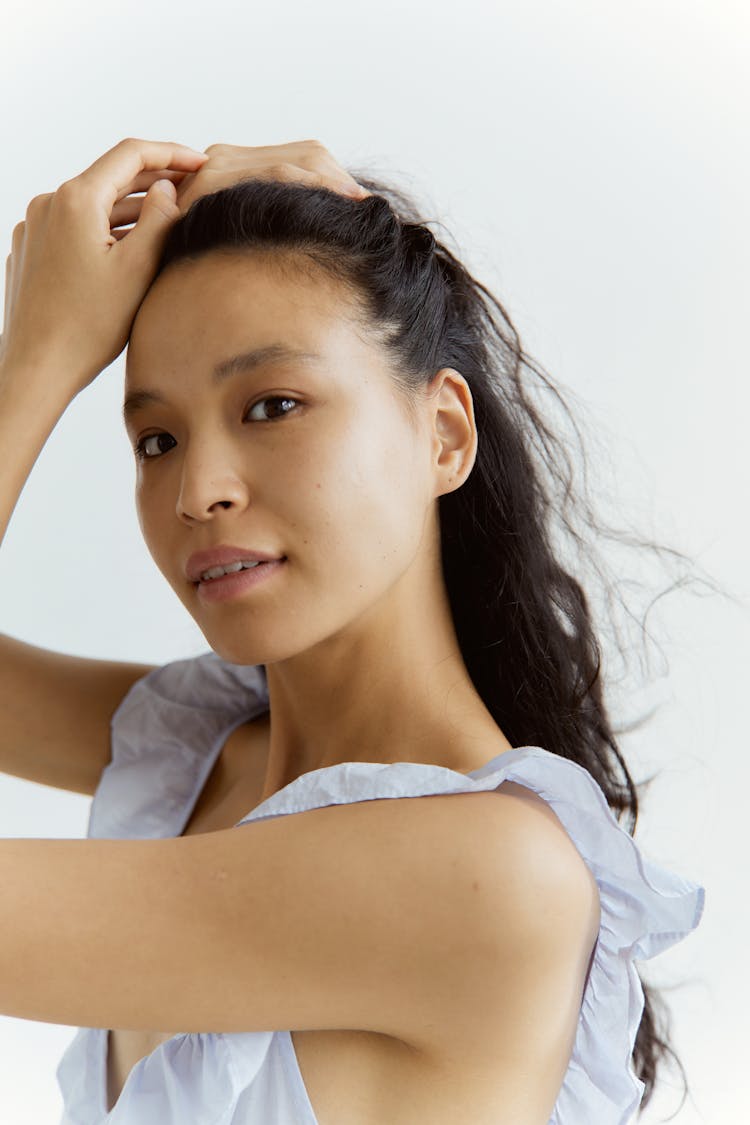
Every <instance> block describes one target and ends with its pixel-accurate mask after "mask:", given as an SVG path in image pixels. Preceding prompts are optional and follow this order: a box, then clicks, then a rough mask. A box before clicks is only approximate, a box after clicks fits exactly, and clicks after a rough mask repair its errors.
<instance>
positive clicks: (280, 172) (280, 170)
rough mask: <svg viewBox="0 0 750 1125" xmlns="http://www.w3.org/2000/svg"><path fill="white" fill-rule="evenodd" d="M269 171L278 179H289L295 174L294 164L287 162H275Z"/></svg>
mask: <svg viewBox="0 0 750 1125" xmlns="http://www.w3.org/2000/svg"><path fill="white" fill-rule="evenodd" d="M269 172H270V173H271V175H272V176H273V177H274V178H275V179H277V180H288V179H290V178H291V177H292V176H293V175H294V165H293V164H289V163H287V162H284V163H282V164H274V165H272V166H271V168H269Z"/></svg>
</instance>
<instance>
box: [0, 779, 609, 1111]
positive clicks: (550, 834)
mask: <svg viewBox="0 0 750 1125" xmlns="http://www.w3.org/2000/svg"><path fill="white" fill-rule="evenodd" d="M0 875H2V878H3V885H4V887H5V890H4V901H5V902H6V905H7V908H8V909H7V914H8V918H7V921H6V925H5V931H4V935H3V937H2V939H0V953H2V954H3V956H2V957H0V999H1V1000H2V1001H3V1003H4V1005H5V1007H4V1012H5V1014H7V1015H14V1016H18V1017H21V1018H28V1019H36V1020H39V1019H44V1020H47V1021H49V1022H53V1023H69V1024H74V1025H77V1026H86V1027H119V1028H124V1029H133V1030H139V1029H141V1030H151V1029H153V1028H162V1029H165V1030H168V1031H169V1032H171V1033H172V1034H177V1033H183V1032H184V1033H191V1032H193V1033H195V1032H204V1033H205V1032H242V1031H275V1030H300V1031H303V1030H306V1029H319V1030H334V1029H351V1030H362V1031H374V1032H380V1033H383V1034H386V1035H389V1036H392V1037H396V1038H398V1039H401V1040H403V1041H405V1042H406V1043H408V1044H409V1045H412V1046H414V1047H416V1048H417V1049H419V1050H421V1051H422V1052H423V1054H424V1056H425V1058H431V1059H433V1060H434V1061H435V1063H436V1065H438V1066H445V1067H453V1068H454V1069H455V1068H456V1067H460V1073H461V1080H462V1081H469V1080H470V1081H471V1085H472V1088H473V1089H474V1090H476V1089H477V1088H478V1086H479V1084H480V1083H481V1084H482V1088H483V1089H487V1090H488V1092H489V1091H495V1094H496V1093H497V1090H498V1089H501V1090H502V1092H503V1098H504V1099H505V1104H506V1105H507V1106H513V1107H514V1111H513V1112H514V1113H516V1110H515V1107H518V1111H517V1113H516V1116H515V1117H512V1119H513V1120H519V1121H520V1120H524V1121H531V1120H541V1119H542V1117H543V1119H544V1120H545V1121H546V1120H547V1116H544V1112H545V1110H549V1111H550V1112H551V1109H552V1105H553V1104H554V1100H555V1097H556V1093H557V1091H558V1089H559V1087H560V1085H561V1083H562V1080H563V1077H564V1073H565V1070H566V1067H567V1063H568V1060H569V1056H570V1052H571V1050H572V1046H573V1039H574V1036H575V1029H576V1025H577V1019H578V1012H579V1008H580V1004H581V1000H582V993H583V984H584V979H585V974H586V969H587V966H588V963H589V959H590V956H591V954H592V951H593V947H594V943H595V940H596V935H597V933H598V927H599V901H598V892H597V887H596V884H595V881H594V880H593V878H592V876H591V875H590V873H589V871H588V868H587V867H586V865H585V864H584V862H583V860H582V859H581V857H580V855H579V854H578V852H577V850H576V849H575V847H574V846H573V844H572V842H571V840H570V838H569V837H568V836H567V834H566V833H565V831H564V830H563V828H562V826H561V825H560V824H559V822H558V821H557V819H556V817H555V816H554V814H553V813H552V812H551V810H549V808H548V807H547V806H546V805H544V803H543V802H540V801H538V799H536V800H532V799H529V798H526V797H520V796H518V795H514V794H513V792H512V790H509V791H507V792H506V793H503V786H501V787H500V789H499V790H498V791H493V792H479V793H458V794H447V795H431V796H424V797H419V798H416V799H413V798H388V799H374V800H366V801H361V802H355V803H351V804H343V805H330V806H325V807H322V808H315V809H311V810H308V811H304V812H299V813H294V814H288V815H284V816H277V817H273V816H271V817H269V818H267V819H264V820H259V821H256V822H253V821H250V822H248V823H247V824H243V825H240V826H238V827H234V828H230V829H225V830H222V831H218V832H210V833H201V834H198V835H193V836H187V837H174V838H172V837H168V838H163V839H138V840H119V839H101V840H30V841H0ZM21 902H22V903H23V909H20V907H19V908H18V909H16V908H15V906H16V904H17V903H21ZM61 918H64V919H65V925H64V927H63V929H62V930H61V929H60V919H61ZM42 935H54V958H52V959H50V956H49V953H50V946H49V942H50V941H52V940H53V939H52V938H49V939H47V938H46V937H45V939H44V940H41V936H42ZM51 963H52V964H53V966H54V971H51V969H50V964H51ZM3 964H7V965H8V972H7V973H5V972H4V971H3V970H2V968H1V966H2V965H3ZM469 1066H471V1067H472V1068H473V1069H472V1070H471V1073H470V1074H469ZM488 1096H489V1094H488ZM508 1112H509V1113H510V1110H509V1111H508Z"/></svg>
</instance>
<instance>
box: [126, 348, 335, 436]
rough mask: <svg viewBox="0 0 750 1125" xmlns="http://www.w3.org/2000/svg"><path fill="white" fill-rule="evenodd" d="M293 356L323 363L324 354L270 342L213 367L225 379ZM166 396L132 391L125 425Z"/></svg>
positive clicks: (219, 379)
mask: <svg viewBox="0 0 750 1125" xmlns="http://www.w3.org/2000/svg"><path fill="white" fill-rule="evenodd" d="M289 359H293V360H295V361H296V362H300V361H301V362H303V363H322V362H323V356H322V355H319V354H318V353H317V352H307V351H304V350H302V349H300V348H292V347H290V346H289V345H288V344H267V345H266V346H265V347H262V348H253V350H252V351H249V352H238V354H237V355H232V356H229V358H228V359H222V360H221V361H220V362H219V363H217V364H216V366H215V367H214V369H213V372H212V376H211V378H212V382H214V383H221V382H223V381H224V380H225V379H229V378H231V376H232V375H237V374H239V373H240V372H248V371H253V370H254V369H255V368H257V367H261V366H262V365H264V364H269V363H279V362H281V361H283V360H289ZM166 401H167V400H166V398H165V397H164V395H162V394H161V393H160V392H159V391H153V390H149V389H148V388H146V387H144V388H142V389H139V390H133V391H130V392H129V394H127V395H126V396H125V401H124V403H123V406H122V417H123V421H124V422H125V425H127V424H128V422H129V421H130V419H131V418H132V417H133V416H134V415H135V414H137V413H138V411H139V410H142V409H143V408H144V407H145V406H149V405H150V404H151V403H155V402H159V403H166Z"/></svg>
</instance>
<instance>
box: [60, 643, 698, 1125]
mask: <svg viewBox="0 0 750 1125" xmlns="http://www.w3.org/2000/svg"><path fill="white" fill-rule="evenodd" d="M268 705H269V701H268V689H267V682H266V674H265V668H264V666H263V665H247V666H245V665H234V664H229V663H227V662H226V661H223V660H221V659H220V658H219V657H218V656H217V655H216V654H215V653H213V652H207V653H203V654H201V655H200V656H197V657H194V658H191V659H188V660H177V661H173V662H172V663H170V664H166V665H164V666H163V667H161V668H156V669H154V670H153V671H152V672H150V673H149V674H148V675H146V676H145V677H143V678H142V679H140V680H138V681H137V682H136V683H135V684H133V686H132V687H131V689H130V691H129V692H128V693H127V695H126V696H125V697H124V699H123V700H122V702H121V703H120V706H119V707H118V709H117V710H116V712H115V714H114V715H113V717H112V758H111V761H110V764H109V765H108V766H107V768H106V769H105V770H104V771H103V773H102V776H101V780H100V782H99V786H98V788H97V790H96V793H95V794H94V798H93V801H92V805H91V811H90V816H89V824H88V833H87V835H88V836H89V837H91V838H102V837H108V838H155V837H166V836H179V835H181V834H182V832H183V830H184V828H185V826H186V825H187V823H188V820H189V819H190V815H191V813H192V810H193V808H194V807H195V804H196V802H197V800H198V797H199V795H200V793H201V791H202V789H203V786H204V784H205V782H206V780H207V778H208V776H209V774H210V772H211V769H212V768H213V765H214V762H215V761H216V759H217V757H218V755H219V753H220V751H221V748H222V746H223V745H224V743H225V741H226V739H227V737H228V736H229V734H230V733H231V732H232V731H233V730H234V729H236V728H237V727H238V726H239V725H240V724H242V723H245V722H247V721H248V720H250V719H252V718H254V717H255V716H256V715H259V714H261V713H262V712H264V711H266V710H268ZM506 780H507V781H514V782H517V783H519V784H521V785H525V786H527V787H528V788H530V789H532V790H533V791H534V792H535V793H538V794H539V796H540V797H542V798H543V799H544V800H545V801H547V802H548V804H549V805H550V807H551V808H552V809H553V811H554V812H555V814H556V815H557V817H558V819H559V820H560V822H561V823H562V825H563V827H564V828H565V830H566V831H567V832H568V834H569V836H570V838H571V839H572V841H573V843H574V844H575V846H576V848H577V849H578V851H579V853H580V855H581V856H582V858H583V859H584V861H585V863H586V864H587V865H588V867H589V869H590V870H591V872H592V874H593V875H594V877H595V879H596V882H597V885H598V888H599V895H600V901H601V924H600V930H599V937H598V941H597V944H596V949H595V952H594V958H593V961H592V964H591V967H590V971H589V976H588V980H587V983H586V986H585V989H584V995H583V1000H582V1003H581V1009H580V1016H579V1021H578V1030H577V1033H576V1037H575V1043H574V1046H573V1052H572V1055H571V1058H570V1062H569V1065H568V1069H567V1071H566V1073H565V1077H564V1080H563V1084H562V1086H561V1088H560V1092H559V1095H558V1098H557V1101H556V1103H555V1107H554V1110H553V1113H552V1116H551V1117H550V1120H549V1125H628V1123H629V1122H631V1121H632V1118H633V1115H634V1114H635V1111H636V1110H637V1108H638V1106H639V1104H640V1101H641V1098H642V1095H643V1090H644V1087H643V1083H642V1082H641V1081H640V1080H639V1079H638V1078H637V1077H636V1075H635V1073H634V1071H633V1069H632V1066H631V1062H630V1059H631V1055H632V1050H633V1044H634V1042H635V1036H636V1031H637V1029H638V1025H639V1022H640V1018H641V1013H642V1011H643V991H642V988H641V984H640V980H639V978H638V975H637V973H636V969H635V965H634V962H635V961H637V960H641V959H647V958H649V957H654V956H655V955H656V954H658V953H661V952H662V951H663V950H665V949H668V948H669V947H670V946H671V945H674V944H675V943H676V942H679V941H681V940H682V939H683V938H684V937H686V935H687V934H689V933H690V932H691V931H692V930H694V929H695V928H696V926H697V925H698V923H699V922H700V919H701V915H702V912H703V905H704V897H705V891H704V888H703V887H701V886H699V885H697V884H696V883H693V882H691V881H689V880H688V879H685V878H682V877H681V876H679V875H676V874H674V873H672V872H670V871H667V870H665V869H664V868H662V867H658V866H656V865H655V864H653V863H650V862H649V861H648V860H647V859H646V858H645V857H644V856H643V855H642V853H641V851H640V850H639V848H638V846H637V844H636V843H635V842H634V841H633V839H632V837H631V836H630V835H629V834H628V833H627V832H626V831H625V829H624V828H622V827H621V826H620V824H619V823H618V822H617V820H616V819H615V817H614V815H613V813H612V811H611V810H610V808H609V806H608V804H607V801H606V798H605V796H604V793H603V792H602V790H601V788H600V787H599V786H598V785H597V783H596V782H595V781H594V779H593V778H592V776H591V775H590V773H589V772H588V771H587V770H586V769H584V768H583V767H582V766H579V765H577V764H576V763H574V762H570V761H568V760H566V759H564V758H561V757H559V756H558V755H556V754H552V753H550V752H549V751H548V750H544V749H542V748H541V747H539V746H521V747H517V748H515V749H513V750H506V751H505V752H504V753H502V754H500V755H498V756H497V757H495V758H493V759H491V760H490V761H489V762H487V763H486V764H485V765H484V766H482V767H481V768H480V769H477V770H474V771H473V772H472V773H469V774H466V775H464V774H461V773H457V772H456V771H454V770H451V769H447V768H445V767H443V766H436V765H425V764H420V763H412V762H395V763H392V764H383V763H379V762H378V763H376V762H341V763H339V764H337V765H334V766H326V767H323V768H322V769H317V770H312V771H311V772H309V773H306V774H303V775H302V776H301V777H298V778H297V779H296V780H295V781H293V782H291V783H290V784H289V785H286V786H285V787H284V788H283V789H280V790H279V791H278V792H276V793H274V794H272V795H271V796H270V797H269V798H268V799H267V800H265V801H263V802H262V803H261V804H260V805H258V806H257V807H256V808H255V809H253V811H252V812H250V813H249V814H248V815H247V816H245V817H244V818H243V819H242V820H241V821H239V823H240V824H245V823H247V822H249V821H253V820H262V819H264V818H266V817H272V816H284V815H286V814H288V813H296V812H302V811H305V810H308V809H313V808H321V807H323V806H325V805H334V804H346V803H349V802H353V801H362V800H373V799H381V798H384V797H419V796H424V795H428V794H436V793H468V792H478V791H483V790H488V789H497V788H498V786H500V785H501V784H502V783H503V782H504V781H506ZM106 1050H107V1030H106V1029H103V1028H79V1029H78V1030H77V1031H76V1034H75V1036H74V1037H73V1039H72V1041H71V1043H70V1044H69V1046H68V1047H67V1049H66V1051H65V1053H64V1054H63V1056H62V1059H61V1060H60V1063H59V1065H58V1067H57V1071H56V1077H57V1081H58V1086H59V1088H60V1091H61V1093H62V1097H63V1103H64V1114H63V1117H62V1119H61V1122H60V1125H104V1123H105V1122H106V1123H107V1125H317V1120H316V1116H315V1110H314V1108H313V1106H312V1104H311V1102H310V1099H309V1097H308V1094H307V1090H306V1088H305V1085H304V1081H303V1079H302V1075H301V1073H300V1069H299V1066H298V1064H297V1058H296V1055H295V1051H294V1043H293V1040H292V1038H291V1031H269V1032H255V1031H254V1032H242V1033H206V1034H203V1033H201V1034H192V1033H190V1034H181V1035H175V1036H173V1037H172V1038H171V1039H169V1040H167V1041H166V1042H164V1043H162V1044H160V1045H159V1046H158V1047H157V1048H156V1049H155V1050H154V1051H152V1052H151V1054H150V1055H147V1056H146V1057H145V1058H143V1059H141V1060H140V1061H139V1062H138V1063H137V1064H136V1065H135V1066H134V1067H133V1069H132V1071H131V1072H130V1074H129V1075H128V1078H127V1080H126V1082H125V1085H124V1087H123V1089H122V1092H121V1094H120V1097H119V1098H118V1100H117V1102H116V1104H115V1105H114V1106H113V1108H112V1110H111V1111H110V1112H109V1113H107V1109H106V1096H107V1095H106V1089H107V1085H106V1074H107V1067H106V1062H107V1060H106Z"/></svg>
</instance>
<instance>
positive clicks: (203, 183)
mask: <svg viewBox="0 0 750 1125" xmlns="http://www.w3.org/2000/svg"><path fill="white" fill-rule="evenodd" d="M204 151H205V153H206V155H207V156H208V157H209V159H208V160H207V161H206V163H205V164H204V165H203V167H202V168H200V169H199V170H198V171H197V172H193V173H190V174H188V175H186V176H184V177H183V178H182V180H181V182H180V184H179V186H178V187H177V204H178V206H179V208H180V213H181V214H183V215H184V214H185V212H186V211H187V210H188V209H189V207H190V205H191V204H192V203H194V202H195V200H196V199H199V198H200V196H202V195H208V194H209V193H211V192H214V191H219V190H220V189H221V188H225V187H230V186H231V185H232V184H236V183H239V182H240V181H241V180H246V179H263V180H282V181H288V182H290V181H291V182H294V181H296V182H299V183H303V184H309V185H310V186H312V187H327V188H331V190H333V191H338V192H340V193H341V194H342V195H348V196H351V197H352V198H354V199H364V198H366V197H367V196H368V195H370V194H371V193H370V192H369V191H367V190H366V189H365V188H363V187H360V185H359V184H358V183H357V181H356V180H355V179H354V178H353V177H352V176H350V175H349V173H348V172H347V171H346V170H345V169H344V168H342V167H341V165H340V164H339V163H338V162H337V161H336V160H335V159H334V158H333V156H331V154H330V152H329V151H328V149H327V148H326V147H325V146H324V145H323V144H321V142H320V141H315V140H312V141H292V142H290V143H289V144H281V145H250V146H241V145H209V146H208V148H207V149H205V150H204Z"/></svg>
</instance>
